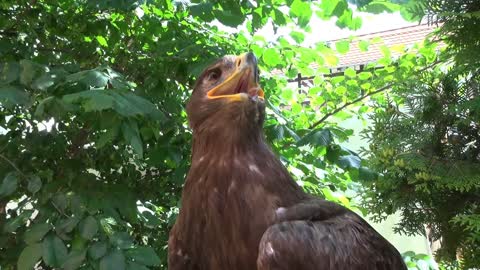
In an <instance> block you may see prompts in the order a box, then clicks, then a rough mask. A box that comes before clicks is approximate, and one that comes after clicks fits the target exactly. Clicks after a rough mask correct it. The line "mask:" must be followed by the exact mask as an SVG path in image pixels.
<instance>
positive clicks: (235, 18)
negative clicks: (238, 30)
mask: <svg viewBox="0 0 480 270" xmlns="http://www.w3.org/2000/svg"><path fill="white" fill-rule="evenodd" d="M213 14H214V15H215V18H216V19H218V20H219V21H220V22H221V23H222V24H224V25H226V26H230V27H237V26H239V25H240V24H242V23H243V21H245V16H243V15H237V14H233V13H231V12H230V11H225V10H214V11H213Z"/></svg>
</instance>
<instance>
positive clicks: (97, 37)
mask: <svg viewBox="0 0 480 270" xmlns="http://www.w3.org/2000/svg"><path fill="white" fill-rule="evenodd" d="M95 38H96V39H97V41H98V44H100V45H101V46H103V47H108V43H107V40H106V39H105V38H104V37H102V36H96V37H95Z"/></svg>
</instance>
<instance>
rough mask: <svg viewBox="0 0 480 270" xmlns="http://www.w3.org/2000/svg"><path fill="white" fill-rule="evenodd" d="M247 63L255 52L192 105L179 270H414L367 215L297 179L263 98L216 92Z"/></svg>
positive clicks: (177, 233) (199, 89) (231, 64)
mask: <svg viewBox="0 0 480 270" xmlns="http://www.w3.org/2000/svg"><path fill="white" fill-rule="evenodd" d="M252 59H253V60H252ZM245 61H246V62H248V63H247V64H248V65H250V66H251V67H250V66H248V68H251V70H255V71H256V60H255V59H254V58H252V56H251V55H248V54H247V55H244V56H242V58H235V57H231V56H227V57H224V58H222V59H220V60H219V61H217V62H216V63H215V64H214V65H213V66H211V67H209V68H207V69H206V71H205V72H204V73H203V74H202V75H201V76H200V77H199V80H198V81H197V84H196V86H195V89H194V91H193V93H192V97H191V99H190V101H189V103H188V105H187V114H188V116H189V121H190V125H191V127H192V129H193V145H192V165H191V168H190V170H189V172H188V176H187V179H186V181H185V186H184V190H183V193H182V200H181V209H180V213H179V216H178V219H177V221H176V223H175V225H174V227H173V228H172V230H171V232H170V239H169V247H168V248H169V269H172V270H177V269H198V270H207V269H209V270H217V269H218V270H220V269H221V270H224V269H229V270H236V269H259V270H264V269H265V270H266V269H299V270H303V269H322V270H323V269H325V270H326V269H406V267H405V265H404V264H403V261H402V259H401V256H400V254H399V253H398V251H397V250H396V249H395V248H394V247H393V246H392V245H390V244H389V243H388V242H387V241H386V240H385V239H384V238H383V237H381V236H380V234H378V233H377V232H376V231H375V230H374V229H373V228H372V227H370V226H369V225H368V224H367V223H366V222H365V221H364V220H363V219H361V218H360V217H359V216H358V215H356V214H355V213H353V212H351V211H349V210H348V209H346V208H344V207H342V206H340V205H337V204H334V203H331V202H328V201H325V200H321V199H318V198H313V197H311V196H309V195H307V194H305V193H304V192H303V190H302V189H301V188H300V187H299V186H298V185H297V184H296V183H295V181H294V180H293V179H292V178H291V176H290V175H289V173H288V171H287V170H286V169H285V167H284V166H283V165H282V163H281V162H280V161H279V160H278V158H276V157H275V155H274V154H273V152H272V151H271V150H270V148H269V147H268V145H267V144H266V143H265V140H264V136H263V131H262V125H263V121H264V115H265V105H264V103H263V100H262V99H259V98H258V97H252V96H248V97H247V94H241V95H240V96H241V97H242V99H241V101H233V100H234V99H233V98H232V99H229V97H228V96H227V97H226V98H218V99H209V98H207V92H208V91H210V90H211V89H214V88H215V87H222V85H223V84H224V82H225V81H227V80H228V79H229V78H232V76H233V74H235V72H238V71H239V70H240V69H241V68H243V66H241V65H246V64H245ZM212 68H214V69H220V70H221V74H220V75H219V74H213V75H214V76H213V75H212V73H211V72H212V71H211V70H212ZM217 75H219V76H218V79H216V78H217ZM252 76H257V75H255V74H254V75H252ZM212 78H213V79H212ZM251 80H252V81H254V82H256V79H255V78H253V77H252V78H251ZM243 83H244V82H243ZM248 85H250V84H248ZM241 90H242V89H241ZM228 91H229V90H228V89H223V90H222V93H223V94H225V92H227V93H228ZM242 91H243V90H242ZM242 93H250V92H249V91H248V89H246V91H245V92H242ZM231 94H232V95H233V94H234V93H231ZM248 95H250V94H248ZM237 96H238V95H237Z"/></svg>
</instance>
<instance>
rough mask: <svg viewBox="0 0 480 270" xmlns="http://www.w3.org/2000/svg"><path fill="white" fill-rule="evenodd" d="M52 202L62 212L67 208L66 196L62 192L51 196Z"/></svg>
mask: <svg viewBox="0 0 480 270" xmlns="http://www.w3.org/2000/svg"><path fill="white" fill-rule="evenodd" d="M52 203H53V204H54V205H55V208H56V209H57V210H59V211H61V212H62V213H63V212H64V211H65V209H66V208H67V204H68V201H67V196H66V195H65V194H64V193H59V194H56V195H55V196H53V198H52Z"/></svg>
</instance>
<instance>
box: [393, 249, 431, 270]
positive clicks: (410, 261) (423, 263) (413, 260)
mask: <svg viewBox="0 0 480 270" xmlns="http://www.w3.org/2000/svg"><path fill="white" fill-rule="evenodd" d="M402 257H403V259H404V261H405V263H406V265H407V267H408V269H409V270H416V269H419V270H437V269H439V268H438V265H437V263H436V262H435V261H434V260H433V258H432V257H430V256H428V255H426V254H415V253H414V252H412V251H408V252H405V253H403V254H402Z"/></svg>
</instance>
